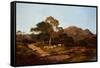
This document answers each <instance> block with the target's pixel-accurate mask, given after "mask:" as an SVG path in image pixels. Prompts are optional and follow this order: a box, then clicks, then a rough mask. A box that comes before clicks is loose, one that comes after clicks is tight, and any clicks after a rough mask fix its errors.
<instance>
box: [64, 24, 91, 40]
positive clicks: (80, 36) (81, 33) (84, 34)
mask: <svg viewBox="0 0 100 68" xmlns="http://www.w3.org/2000/svg"><path fill="white" fill-rule="evenodd" d="M64 33H66V34H67V35H68V36H69V37H72V38H73V39H74V41H79V40H84V39H86V38H89V37H91V36H93V34H92V32H91V31H90V30H88V29H85V30H83V29H81V28H78V27H76V26H70V27H68V28H65V29H64Z"/></svg>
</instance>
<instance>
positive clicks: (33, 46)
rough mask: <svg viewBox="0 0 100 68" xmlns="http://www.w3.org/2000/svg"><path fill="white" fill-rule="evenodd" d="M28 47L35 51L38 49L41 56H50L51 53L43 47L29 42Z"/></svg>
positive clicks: (37, 51)
mask: <svg viewBox="0 0 100 68" xmlns="http://www.w3.org/2000/svg"><path fill="white" fill-rule="evenodd" d="M28 47H29V48H30V49H32V50H33V51H36V53H38V54H39V55H40V56H41V57H44V56H48V55H49V53H48V52H45V51H44V50H42V49H41V48H39V47H37V46H35V45H34V43H33V44H29V45H28Z"/></svg>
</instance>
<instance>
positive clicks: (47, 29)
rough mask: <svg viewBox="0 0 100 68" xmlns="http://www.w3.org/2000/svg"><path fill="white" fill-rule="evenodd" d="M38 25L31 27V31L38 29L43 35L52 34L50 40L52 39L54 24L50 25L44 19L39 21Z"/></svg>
mask: <svg viewBox="0 0 100 68" xmlns="http://www.w3.org/2000/svg"><path fill="white" fill-rule="evenodd" d="M36 26H37V27H36V28H31V30H30V31H31V32H32V31H36V32H38V31H41V35H42V36H43V34H49V35H50V40H49V41H51V33H52V32H53V28H52V25H50V24H49V23H47V22H44V21H42V22H39V23H38V24H37V25H36Z"/></svg>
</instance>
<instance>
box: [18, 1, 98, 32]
mask: <svg viewBox="0 0 100 68" xmlns="http://www.w3.org/2000/svg"><path fill="white" fill-rule="evenodd" d="M48 16H52V17H54V18H55V19H57V20H59V23H60V24H59V26H60V27H63V28H67V27H69V26H77V27H79V28H82V29H89V30H90V31H91V32H92V33H94V34H96V8H95V7H80V6H59V5H43V4H28V3H17V5H16V26H17V27H16V29H17V31H18V30H20V31H22V32H26V33H29V32H30V28H32V27H36V24H37V23H39V22H41V21H44V20H45V19H46V17H48Z"/></svg>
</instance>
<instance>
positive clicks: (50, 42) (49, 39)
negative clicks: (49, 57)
mask: <svg viewBox="0 0 100 68" xmlns="http://www.w3.org/2000/svg"><path fill="white" fill-rule="evenodd" d="M49 45H51V37H50V39H49Z"/></svg>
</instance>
